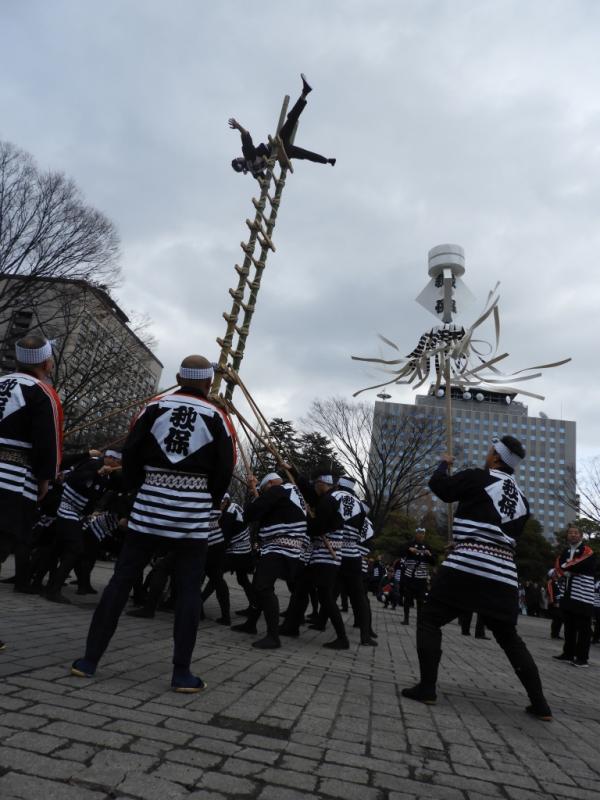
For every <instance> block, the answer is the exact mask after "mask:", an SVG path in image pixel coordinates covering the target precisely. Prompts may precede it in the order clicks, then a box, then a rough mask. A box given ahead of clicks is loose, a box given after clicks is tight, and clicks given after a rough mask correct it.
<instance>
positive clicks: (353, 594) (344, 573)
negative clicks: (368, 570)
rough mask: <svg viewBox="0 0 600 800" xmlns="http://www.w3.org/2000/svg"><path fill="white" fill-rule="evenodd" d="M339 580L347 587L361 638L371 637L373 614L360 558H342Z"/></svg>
mask: <svg viewBox="0 0 600 800" xmlns="http://www.w3.org/2000/svg"><path fill="white" fill-rule="evenodd" d="M338 582H339V585H340V586H341V587H342V589H345V590H346V592H347V594H348V598H349V600H350V604H351V605H352V610H353V611H354V617H355V619H356V621H357V622H358V627H359V628H360V638H361V640H363V641H366V640H367V639H370V638H371V637H370V633H371V615H370V613H369V611H370V607H369V602H368V600H367V596H366V594H365V590H364V585H363V577H362V563H361V559H360V558H342V563H341V566H340V570H339V573H338Z"/></svg>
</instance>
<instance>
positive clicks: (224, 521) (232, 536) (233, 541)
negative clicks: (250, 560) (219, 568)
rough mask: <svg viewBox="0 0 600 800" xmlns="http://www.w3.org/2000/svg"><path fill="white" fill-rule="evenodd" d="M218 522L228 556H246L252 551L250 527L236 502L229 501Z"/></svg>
mask: <svg viewBox="0 0 600 800" xmlns="http://www.w3.org/2000/svg"><path fill="white" fill-rule="evenodd" d="M219 524H220V525H221V530H222V531H223V537H224V539H225V544H226V545H227V551H226V552H227V555H228V556H246V555H249V554H250V553H251V552H252V540H251V538H250V527H249V525H248V524H247V523H246V522H244V511H243V509H242V508H240V506H238V504H237V503H234V502H230V503H229V505H228V506H227V508H226V509H225V511H222V512H221V519H220V522H219Z"/></svg>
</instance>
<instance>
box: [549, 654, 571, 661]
mask: <svg viewBox="0 0 600 800" xmlns="http://www.w3.org/2000/svg"><path fill="white" fill-rule="evenodd" d="M552 658H553V659H554V660H555V661H568V662H569V664H570V663H571V662H572V661H573V658H572V656H566V655H565V654H564V653H561V654H560V655H559V656H552Z"/></svg>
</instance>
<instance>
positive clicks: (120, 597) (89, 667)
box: [73, 533, 159, 675]
mask: <svg viewBox="0 0 600 800" xmlns="http://www.w3.org/2000/svg"><path fill="white" fill-rule="evenodd" d="M157 539H158V537H157V536H152V535H150V534H143V533H129V534H128V535H127V537H126V539H125V542H124V544H123V550H122V551H121V555H120V556H119V560H118V561H117V563H116V564H115V571H114V573H113V576H112V578H111V579H110V581H109V583H108V586H107V587H106V589H105V590H104V592H103V593H102V597H101V598H100V602H99V603H98V606H97V607H96V610H95V611H94V616H93V617H92V622H91V625H90V630H89V633H88V637H87V643H86V648H85V657H84V659H80V660H79V661H78V662H75V664H80V666H81V667H82V668H81V669H79V668H78V667H75V666H74V667H73V669H74V671H75V674H85V675H93V674H94V672H95V671H96V667H97V665H98V662H99V661H100V659H101V658H102V656H103V654H104V651H105V650H106V648H107V647H108V644H109V642H110V640H111V639H112V636H113V634H114V632H115V630H116V629H117V625H118V623H119V617H120V616H121V613H122V611H123V609H124V608H125V604H126V603H127V598H128V597H129V592H130V591H131V587H132V586H133V583H134V581H135V579H136V578H137V577H138V575H139V574H140V572H141V571H142V570H143V569H144V567H145V566H146V564H148V562H149V561H150V559H151V558H152V553H153V552H154V550H155V549H156V547H157V546H158V544H159V542H158V541H157ZM82 660H83V661H84V662H85V664H81V663H80V662H81V661H82Z"/></svg>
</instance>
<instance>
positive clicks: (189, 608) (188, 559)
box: [85, 531, 207, 668]
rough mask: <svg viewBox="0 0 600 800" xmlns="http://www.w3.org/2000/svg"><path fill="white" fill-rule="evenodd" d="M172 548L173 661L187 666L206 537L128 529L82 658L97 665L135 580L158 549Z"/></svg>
mask: <svg viewBox="0 0 600 800" xmlns="http://www.w3.org/2000/svg"><path fill="white" fill-rule="evenodd" d="M165 547H168V548H170V549H171V550H172V553H173V558H174V564H173V579H174V581H175V587H176V592H177V599H176V605H175V622H174V626H173V639H174V649H173V664H174V665H175V666H176V667H183V668H189V666H190V662H191V660H192V653H193V651H194V645H195V644H196V633H197V630H198V623H199V621H200V608H201V605H202V599H201V597H200V587H201V585H202V579H203V577H204V563H205V560H206V549H207V542H206V539H172V538H170V537H166V536H154V535H153V534H146V533H134V532H132V531H130V532H129V533H128V534H127V536H126V538H125V542H124V544H123V549H122V550H121V555H120V556H119V560H118V561H117V563H116V565H115V571H114V573H113V576H112V578H111V579H110V582H109V584H108V586H107V587H106V589H105V590H104V592H103V594H102V597H101V598H100V602H99V604H98V606H97V608H96V610H95V612H94V616H93V617H92V623H91V625H90V630H89V633H88V637H87V644H86V650H85V657H86V659H88V660H89V661H91V662H92V663H94V664H97V663H98V662H99V661H100V659H101V658H102V655H103V654H104V651H105V650H106V648H107V647H108V644H109V642H110V640H111V638H112V636H113V634H114V632H115V630H116V629H117V625H118V623H119V617H120V616H121V613H122V611H123V609H124V608H125V604H126V603H127V598H128V597H129V592H130V591H131V587H132V586H133V584H134V582H135V580H136V579H137V578H138V577H139V575H140V573H141V572H142V570H143V569H144V567H145V566H146V565H147V564H148V562H149V561H150V559H151V558H152V555H153V553H154V552H155V551H156V550H157V549H158V548H165Z"/></svg>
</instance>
